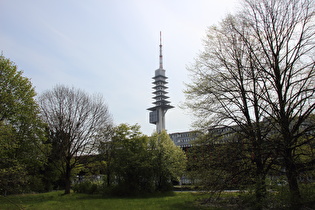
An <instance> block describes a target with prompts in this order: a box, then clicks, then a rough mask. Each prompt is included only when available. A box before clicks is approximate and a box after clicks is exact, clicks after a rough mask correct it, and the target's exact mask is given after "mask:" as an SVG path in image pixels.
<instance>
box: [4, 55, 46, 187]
mask: <svg viewBox="0 0 315 210" xmlns="http://www.w3.org/2000/svg"><path fill="white" fill-rule="evenodd" d="M22 74H23V72H22V71H18V70H17V66H16V65H15V64H14V63H13V62H12V61H10V60H9V59H7V58H5V57H4V56H3V55H1V56H0V156H1V160H0V177H1V178H0V191H1V192H2V193H17V192H21V191H26V190H27V188H32V184H34V182H33V181H32V180H35V179H36V178H35V177H36V176H37V174H35V173H34V172H38V168H40V167H41V165H42V163H43V162H44V161H45V158H44V155H43V153H41V150H43V149H44V146H43V144H42V143H43V141H44V140H45V138H44V129H43V124H42V122H41V121H40V118H39V108H38V105H37V103H36V101H35V99H34V97H35V95H36V93H35V91H34V88H33V86H32V83H31V82H30V80H29V79H28V78H26V77H23V76H22Z"/></svg>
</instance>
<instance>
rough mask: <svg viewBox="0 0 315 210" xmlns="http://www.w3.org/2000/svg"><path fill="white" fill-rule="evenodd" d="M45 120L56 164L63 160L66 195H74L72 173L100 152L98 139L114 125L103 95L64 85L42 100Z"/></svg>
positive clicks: (42, 111) (61, 168)
mask: <svg viewBox="0 0 315 210" xmlns="http://www.w3.org/2000/svg"><path fill="white" fill-rule="evenodd" d="M39 104H40V107H41V113H42V118H43V120H44V122H46V123H47V125H48V132H49V141H50V142H51V144H52V150H53V155H54V160H53V161H60V163H61V166H60V170H61V173H62V174H63V177H64V182H65V193H66V194H68V193H70V185H71V171H72V169H74V168H75V167H76V166H77V164H78V158H79V157H80V156H84V155H89V154H92V153H93V152H94V153H95V152H96V151H97V146H98V145H97V143H98V140H97V137H98V136H99V134H100V133H101V131H102V129H103V128H104V127H107V126H108V125H109V124H111V123H112V119H111V115H110V113H109V110H108V107H107V105H105V103H104V101H103V100H102V98H101V97H100V96H96V95H94V96H90V95H88V94H87V93H85V92H84V91H81V90H79V89H75V88H69V87H66V86H63V85H59V86H56V87H55V88H54V89H52V90H48V91H46V92H44V93H42V94H41V95H40V97H39Z"/></svg>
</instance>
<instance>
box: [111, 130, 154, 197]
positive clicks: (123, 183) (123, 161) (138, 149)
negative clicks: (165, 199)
mask: <svg viewBox="0 0 315 210" xmlns="http://www.w3.org/2000/svg"><path fill="white" fill-rule="evenodd" d="M148 140H149V139H148V137H147V136H146V135H143V134H142V133H141V132H140V126H138V125H131V126H129V125H127V124H121V125H119V126H117V127H115V128H114V134H113V137H112V139H111V141H112V142H111V143H112V144H113V147H112V148H111V149H113V150H114V151H111V156H112V163H111V165H110V166H109V167H111V168H112V171H113V172H114V175H115V177H116V179H115V182H117V186H116V192H117V193H124V194H133V193H140V192H151V191H152V190H153V186H152V175H153V174H152V170H153V168H152V165H151V163H152V155H151V154H150V151H148Z"/></svg>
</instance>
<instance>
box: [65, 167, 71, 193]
mask: <svg viewBox="0 0 315 210" xmlns="http://www.w3.org/2000/svg"><path fill="white" fill-rule="evenodd" d="M70 189H71V166H70V163H66V173H65V194H70Z"/></svg>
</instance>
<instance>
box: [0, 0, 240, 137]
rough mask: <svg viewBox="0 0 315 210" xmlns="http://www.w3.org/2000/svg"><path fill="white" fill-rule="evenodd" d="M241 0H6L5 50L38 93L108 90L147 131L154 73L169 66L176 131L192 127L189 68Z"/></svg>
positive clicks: (107, 97) (117, 119)
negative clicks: (187, 97) (214, 28)
mask: <svg viewBox="0 0 315 210" xmlns="http://www.w3.org/2000/svg"><path fill="white" fill-rule="evenodd" d="M238 5H239V2H238V1H237V0H220V1H217V0H89V1H87V0H54V1H52V0H27V1H25V0H0V51H1V52H2V54H3V55H4V56H5V57H6V58H9V59H10V60H11V61H13V62H14V63H15V64H16V65H17V66H18V69H19V70H22V71H23V72H24V73H23V76H25V77H28V78H30V80H31V82H32V84H33V86H34V87H35V91H36V92H37V93H38V94H41V93H43V92H44V91H46V90H51V89H52V88H53V87H54V86H56V85H66V86H69V87H75V88H79V89H81V90H83V91H85V92H87V93H89V94H94V93H96V94H100V95H102V96H103V98H104V101H105V103H106V104H107V106H108V107H109V111H110V113H111V115H112V117H113V120H114V123H115V124H116V125H118V124H120V123H128V124H130V125H133V124H136V123H137V124H139V125H140V126H141V131H142V132H143V133H144V134H147V135H150V134H151V133H153V132H154V131H155V125H153V124H149V111H148V110H147V108H149V107H152V106H153V105H152V102H153V99H152V97H153V94H152V92H153V89H152V87H153V85H152V81H153V80H152V77H153V76H154V71H155V70H156V69H158V68H159V42H160V31H161V32H162V45H163V67H164V69H165V70H166V76H167V77H168V87H169V89H168V92H169V93H168V96H169V97H170V98H169V101H171V105H173V106H175V108H174V109H170V110H168V112H167V113H166V129H167V132H168V133H176V132H185V131H189V130H192V127H191V124H192V122H193V119H194V117H193V114H192V113H191V112H190V111H189V110H185V109H182V108H180V105H181V104H183V102H184V101H185V95H184V93H183V91H184V89H185V83H189V72H188V71H187V66H189V65H191V64H192V63H193V61H194V59H195V58H196V57H197V56H198V52H199V51H201V50H202V49H203V45H202V40H203V39H204V37H205V35H206V31H207V27H209V26H211V25H214V24H217V23H218V22H219V21H220V20H222V18H224V17H225V16H226V15H227V14H228V13H233V12H234V11H235V10H236V9H237V6H238Z"/></svg>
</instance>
